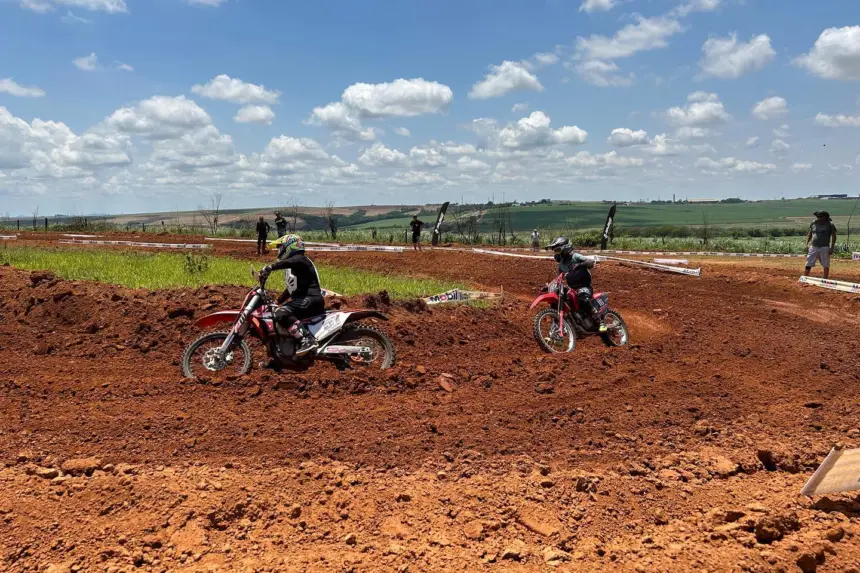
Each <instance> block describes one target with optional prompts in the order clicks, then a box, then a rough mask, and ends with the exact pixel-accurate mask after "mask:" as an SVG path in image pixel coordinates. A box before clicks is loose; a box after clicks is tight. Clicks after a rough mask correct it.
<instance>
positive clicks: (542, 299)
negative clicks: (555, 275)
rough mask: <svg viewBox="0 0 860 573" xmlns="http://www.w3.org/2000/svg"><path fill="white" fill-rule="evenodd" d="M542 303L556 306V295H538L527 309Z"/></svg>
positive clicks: (551, 293) (550, 293)
mask: <svg viewBox="0 0 860 573" xmlns="http://www.w3.org/2000/svg"><path fill="white" fill-rule="evenodd" d="M543 303H547V304H550V305H553V306H555V305H558V294H557V293H554V292H548V293H546V294H542V295H540V296H539V297H537V298H536V299H535V300H534V302H533V303H532V305H531V306H530V307H529V310H531V309H533V308H534V307H536V306H538V305H539V304H543Z"/></svg>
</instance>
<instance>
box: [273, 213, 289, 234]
mask: <svg viewBox="0 0 860 573" xmlns="http://www.w3.org/2000/svg"><path fill="white" fill-rule="evenodd" d="M275 229H277V231H278V238H279V239H280V238H281V237H283V236H284V235H286V234H287V220H286V219H284V218H283V217H282V216H281V213H280V211H275Z"/></svg>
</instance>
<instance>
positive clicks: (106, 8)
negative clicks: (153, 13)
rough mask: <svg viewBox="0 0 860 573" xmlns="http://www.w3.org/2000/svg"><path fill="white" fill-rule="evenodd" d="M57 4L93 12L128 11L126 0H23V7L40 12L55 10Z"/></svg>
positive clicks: (112, 12) (113, 12) (114, 12)
mask: <svg viewBox="0 0 860 573" xmlns="http://www.w3.org/2000/svg"><path fill="white" fill-rule="evenodd" d="M56 6H69V7H72V8H84V9H86V10H90V11H93V12H107V13H108V14H119V13H122V12H128V6H127V5H126V3H125V0H21V8H24V9H26V10H32V11H33V12H37V13H39V14H44V13H46V12H51V11H53V10H54V9H55V8H56Z"/></svg>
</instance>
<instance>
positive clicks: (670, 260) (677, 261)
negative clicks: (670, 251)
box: [654, 259, 690, 265]
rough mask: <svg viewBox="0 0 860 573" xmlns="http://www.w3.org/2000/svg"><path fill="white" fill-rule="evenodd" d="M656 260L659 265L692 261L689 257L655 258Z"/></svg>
mask: <svg viewBox="0 0 860 573" xmlns="http://www.w3.org/2000/svg"><path fill="white" fill-rule="evenodd" d="M654 262H655V263H657V264H658V265H689V264H690V261H688V260H687V259H654Z"/></svg>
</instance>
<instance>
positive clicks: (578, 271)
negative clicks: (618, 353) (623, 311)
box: [545, 237, 607, 334]
mask: <svg viewBox="0 0 860 573" xmlns="http://www.w3.org/2000/svg"><path fill="white" fill-rule="evenodd" d="M545 248H546V249H547V250H552V252H553V253H555V256H554V258H555V260H556V262H557V263H558V271H559V273H564V278H565V281H566V282H567V286H568V287H570V288H571V289H572V290H574V291H575V293H576V298H577V300H578V301H579V307H580V309H583V310H585V309H588V310H589V311H590V312H591V318H592V320H594V323H595V324H596V325H597V331H598V332H600V333H601V334H603V333H605V332H606V331H607V328H606V324H604V322H603V319H602V318H601V316H600V313H599V312H598V311H597V308H595V306H594V303H593V300H592V299H593V296H594V289H593V288H592V286H591V271H590V270H589V269H592V268H594V259H590V258H588V257H586V256H585V255H581V254H580V253H577V252H576V251H574V250H573V245H571V244H570V240H569V239H568V238H567V237H558V238H556V239H555V240H554V241H553V242H552V243H550V244H549V245H547V246H546V247H545Z"/></svg>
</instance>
